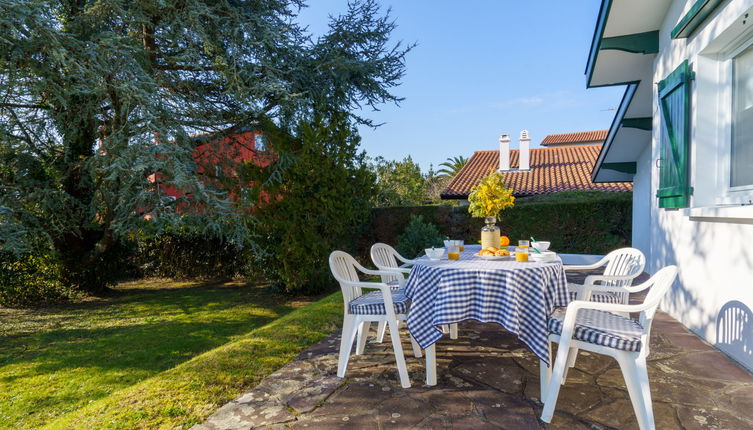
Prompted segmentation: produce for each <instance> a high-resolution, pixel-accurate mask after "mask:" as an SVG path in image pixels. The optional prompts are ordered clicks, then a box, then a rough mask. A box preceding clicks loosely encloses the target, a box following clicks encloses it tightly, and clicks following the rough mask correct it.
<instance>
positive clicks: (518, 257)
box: [515, 240, 530, 261]
mask: <svg viewBox="0 0 753 430" xmlns="http://www.w3.org/2000/svg"><path fill="white" fill-rule="evenodd" d="M529 246H530V242H529V241H527V240H519V241H518V247H517V248H515V261H528V247H529Z"/></svg>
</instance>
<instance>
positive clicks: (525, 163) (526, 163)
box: [518, 130, 531, 170]
mask: <svg viewBox="0 0 753 430" xmlns="http://www.w3.org/2000/svg"><path fill="white" fill-rule="evenodd" d="M519 141H520V151H519V153H518V170H530V169H531V138H530V137H528V130H523V131H521V132H520V139H519Z"/></svg>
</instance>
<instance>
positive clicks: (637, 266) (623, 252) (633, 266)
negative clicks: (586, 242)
mask: <svg viewBox="0 0 753 430" xmlns="http://www.w3.org/2000/svg"><path fill="white" fill-rule="evenodd" d="M645 267H646V256H645V255H643V253H642V252H641V251H640V250H639V249H635V248H621V249H615V250H614V251H612V252H610V253H609V254H607V267H606V268H605V269H604V275H606V276H633V277H636V276H638V275H640V274H641V273H643V269H644V268H645ZM632 282H633V281H632V279H630V280H620V281H607V282H605V283H604V285H608V286H611V287H628V286H630V284H631V283H632Z"/></svg>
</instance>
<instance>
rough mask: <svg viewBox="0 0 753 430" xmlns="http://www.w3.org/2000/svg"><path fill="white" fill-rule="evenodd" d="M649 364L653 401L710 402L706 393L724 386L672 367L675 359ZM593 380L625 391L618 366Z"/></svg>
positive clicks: (678, 402)
mask: <svg viewBox="0 0 753 430" xmlns="http://www.w3.org/2000/svg"><path fill="white" fill-rule="evenodd" d="M652 364H653V365H652V366H649V370H648V379H649V385H650V387H651V397H652V398H653V399H654V400H655V401H662V402H669V403H675V404H684V405H700V406H703V405H707V406H713V405H714V403H713V398H710V394H712V393H716V392H717V390H721V389H723V388H725V387H726V386H727V384H726V383H725V382H720V381H715V380H710V379H703V378H699V379H696V378H693V377H692V375H689V374H687V373H686V372H685V371H682V370H679V369H678V368H676V367H675V366H676V364H675V363H671V362H666V361H663V362H657V363H652ZM597 381H598V384H599V385H600V386H604V387H611V388H617V389H619V390H622V391H624V392H627V387H626V386H625V379H624V377H623V375H622V371H620V369H619V368H617V369H609V370H608V371H606V372H604V373H603V374H602V375H601V376H599V377H598V379H597ZM713 397H716V396H713Z"/></svg>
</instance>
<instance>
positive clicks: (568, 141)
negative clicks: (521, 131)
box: [541, 130, 609, 146]
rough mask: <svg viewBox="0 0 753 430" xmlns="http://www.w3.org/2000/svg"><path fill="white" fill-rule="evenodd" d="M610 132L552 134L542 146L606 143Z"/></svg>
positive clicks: (545, 139)
mask: <svg viewBox="0 0 753 430" xmlns="http://www.w3.org/2000/svg"><path fill="white" fill-rule="evenodd" d="M608 133H609V130H595V131H579V132H577V133H560V134H550V135H548V136H547V137H545V138H544V140H542V141H541V146H554V145H572V144H577V143H604V141H605V140H606V139H607V134H608Z"/></svg>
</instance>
